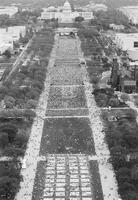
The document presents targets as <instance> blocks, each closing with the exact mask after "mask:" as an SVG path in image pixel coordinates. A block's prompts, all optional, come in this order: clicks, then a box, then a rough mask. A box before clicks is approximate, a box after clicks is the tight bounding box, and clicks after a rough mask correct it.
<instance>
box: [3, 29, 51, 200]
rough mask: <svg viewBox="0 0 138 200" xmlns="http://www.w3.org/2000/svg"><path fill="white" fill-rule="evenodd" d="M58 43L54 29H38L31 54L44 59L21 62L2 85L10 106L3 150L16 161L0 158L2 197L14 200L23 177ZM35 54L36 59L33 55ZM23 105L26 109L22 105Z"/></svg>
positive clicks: (4, 117)
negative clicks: (34, 124)
mask: <svg viewBox="0 0 138 200" xmlns="http://www.w3.org/2000/svg"><path fill="white" fill-rule="evenodd" d="M53 43H54V32H53V31H52V30H42V31H41V32H39V33H37V35H36V37H35V38H34V41H33V43H32V46H31V47H30V49H28V50H27V51H28V54H29V53H31V52H32V51H33V57H35V56H36V55H37V56H38V57H39V61H40V62H36V61H33V62H29V64H27V65H26V66H20V68H19V71H18V72H15V74H14V75H13V77H12V79H11V80H10V81H9V82H5V83H4V85H3V86H1V87H0V99H1V100H2V101H4V105H5V106H6V108H7V109H5V110H3V111H1V112H0V152H1V155H2V156H9V157H10V158H12V161H6V162H0V199H3V200H8V199H10V200H12V199H14V197H15V194H16V192H17V191H18V190H19V185H20V181H21V179H22V177H21V176H20V169H21V161H20V160H19V159H18V158H19V157H23V156H24V153H25V151H26V147H27V142H28V139H29V133H30V129H31V125H32V122H33V119H34V117H35V113H34V111H32V109H34V108H35V107H36V106H37V102H38V99H39V96H40V94H41V92H42V90H43V88H44V80H45V76H46V70H47V65H48V58H49V56H50V52H51V50H52V46H53ZM33 57H32V59H33ZM20 108H23V109H20Z"/></svg>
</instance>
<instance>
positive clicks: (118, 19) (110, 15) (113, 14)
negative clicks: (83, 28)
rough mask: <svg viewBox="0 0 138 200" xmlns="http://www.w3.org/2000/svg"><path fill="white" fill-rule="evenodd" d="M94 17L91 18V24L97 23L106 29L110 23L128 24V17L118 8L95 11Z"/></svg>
mask: <svg viewBox="0 0 138 200" xmlns="http://www.w3.org/2000/svg"><path fill="white" fill-rule="evenodd" d="M95 17H96V18H95V19H92V20H91V23H90V24H91V25H98V26H99V27H102V28H104V29H108V28H109V25H110V24H117V25H124V26H126V27H128V26H129V20H128V18H127V17H126V16H125V15H124V14H123V13H122V12H120V11H119V10H115V9H108V10H107V11H98V12H95Z"/></svg>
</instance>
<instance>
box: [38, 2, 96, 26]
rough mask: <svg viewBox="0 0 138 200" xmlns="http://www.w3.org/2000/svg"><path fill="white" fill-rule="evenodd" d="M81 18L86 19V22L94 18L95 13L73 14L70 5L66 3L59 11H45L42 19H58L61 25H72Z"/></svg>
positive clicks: (50, 8)
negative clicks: (76, 19)
mask: <svg viewBox="0 0 138 200" xmlns="http://www.w3.org/2000/svg"><path fill="white" fill-rule="evenodd" d="M79 16H82V17H84V19H85V20H90V19H92V18H93V12H77V11H74V12H73V11H72V8H71V5H70V3H69V2H68V1H66V2H65V3H64V5H63V7H62V8H61V9H60V8H59V7H58V8H57V9H56V8H55V7H49V8H47V9H43V12H42V14H41V17H40V19H41V20H46V19H52V18H54V19H58V21H59V23H71V22H73V21H74V19H75V18H76V17H79Z"/></svg>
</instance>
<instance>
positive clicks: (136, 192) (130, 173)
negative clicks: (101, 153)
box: [102, 110, 138, 200]
mask: <svg viewBox="0 0 138 200" xmlns="http://www.w3.org/2000/svg"><path fill="white" fill-rule="evenodd" d="M111 115H114V116H115V117H118V120H117V121H116V122H114V121H109V120H108V117H109V113H104V114H103V116H102V117H103V119H104V122H105V127H106V129H105V130H106V140H107V143H108V146H109V149H110V152H111V162H112V164H113V167H114V170H115V173H116V178H117V181H118V186H119V193H120V194H121V196H122V199H125V200H137V197H138V174H137V169H138V160H137V158H136V159H135V157H134V158H133V159H130V160H127V156H128V155H129V154H130V155H131V154H132V155H133V152H134V154H135V152H137V151H138V135H137V130H138V125H137V123H136V116H135V113H134V111H132V110H128V111H126V112H125V111H116V112H113V113H112V112H111Z"/></svg>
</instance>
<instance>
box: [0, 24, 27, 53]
mask: <svg viewBox="0 0 138 200" xmlns="http://www.w3.org/2000/svg"><path fill="white" fill-rule="evenodd" d="M25 35H26V26H12V27H7V28H0V54H2V53H3V52H4V51H5V50H7V49H8V50H13V42H16V41H18V40H19V39H20V37H21V36H22V37H24V36H25Z"/></svg>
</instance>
